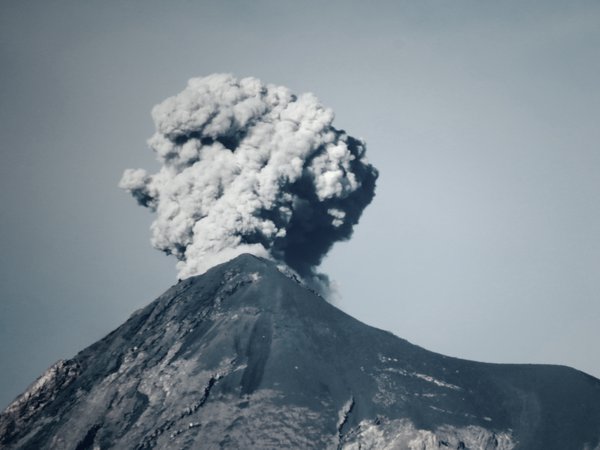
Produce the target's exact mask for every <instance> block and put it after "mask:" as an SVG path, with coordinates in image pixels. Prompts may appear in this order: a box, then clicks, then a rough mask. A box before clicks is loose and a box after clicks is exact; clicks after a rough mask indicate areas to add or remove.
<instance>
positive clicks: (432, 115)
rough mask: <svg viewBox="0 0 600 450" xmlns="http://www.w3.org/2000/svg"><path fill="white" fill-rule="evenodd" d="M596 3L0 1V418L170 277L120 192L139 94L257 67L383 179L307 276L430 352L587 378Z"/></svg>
mask: <svg viewBox="0 0 600 450" xmlns="http://www.w3.org/2000/svg"><path fill="white" fill-rule="evenodd" d="M599 25H600V4H599V3H598V2H593V1H589V2H583V1H569V2H551V1H544V2H541V1H540V2H533V1H529V2H527V1H526V2H523V1H514V2H475V1H453V2H449V1H418V2H417V1H414V2H398V1H390V2H375V3H369V4H367V2H349V1H343V2H342V1H339V2H336V1H330V2H288V1H279V0H273V1H255V2H241V1H240V2H233V1H215V2H200V1H196V2H191V1H172V2H159V1H154V2H153V1H144V2H142V1H128V2H111V1H104V2H99V1H97V2H75V1H43V2H42V1H37V2H31V1H19V2H16V1H4V2H2V4H1V6H0V55H1V58H2V69H1V70H0V133H1V134H0V136H1V138H2V150H1V162H0V205H1V214H0V255H1V258H0V265H1V267H0V269H1V270H0V287H1V288H2V289H1V291H0V292H2V298H1V299H0V369H1V370H0V407H3V406H5V405H6V404H8V402H9V401H10V400H12V398H14V396H16V395H17V394H18V393H19V392H21V391H22V390H23V389H24V388H25V387H26V386H27V385H28V384H29V383H30V382H31V381H33V380H34V379H35V378H36V377H37V376H38V375H39V374H41V372H42V371H43V370H45V368H46V367H48V366H49V365H50V364H51V363H53V362H54V361H55V360H57V359H59V358H67V357H71V356H73V355H74V354H75V353H76V352H77V351H78V350H80V349H82V348H83V347H85V346H87V345H89V344H91V343H92V342H94V341H95V340H97V339H99V338H101V337H102V336H104V335H105V334H106V333H107V332H109V331H110V330H111V329H113V328H115V327H116V326H118V325H119V324H120V323H122V322H123V321H124V320H125V319H126V318H127V317H128V315H129V314H130V313H131V312H132V311H133V310H135V309H137V308H139V307H141V306H143V305H144V304H146V303H148V302H149V301H151V300H153V299H154V298H155V297H156V296H157V295H159V294H160V293H162V291H164V290H165V289H166V288H167V287H169V286H170V285H171V284H172V283H173V282H174V281H175V268H174V265H175V261H174V260H173V259H171V258H168V257H166V256H163V255H161V254H160V253H159V252H157V251H156V250H153V249H152V248H151V247H150V244H149V236H150V234H149V231H148V227H149V225H150V223H151V220H152V216H151V215H150V214H149V213H148V212H147V211H145V210H144V209H143V208H140V207H138V206H136V205H135V203H134V201H133V200H132V199H131V198H130V197H129V196H128V195H127V194H126V193H125V192H122V191H120V190H119V189H118V188H117V183H118V181H119V179H120V177H121V174H122V171H123V170H124V169H125V168H128V167H145V168H147V169H149V170H151V171H154V170H155V169H156V168H157V167H158V166H157V164H156V163H155V162H154V159H153V155H152V153H151V152H150V151H149V150H148V149H147V147H146V144H145V141H146V139H147V138H148V137H150V135H151V134H152V132H153V124H152V121H151V119H150V109H151V107H152V106H153V105H154V104H156V103H158V102H160V101H161V100H163V99H164V98H166V97H167V96H170V95H173V94H175V93H177V92H179V91H181V90H182V89H183V88H184V87H185V83H186V81H187V79H188V78H190V77H193V76H200V75H207V74H210V73H213V72H231V73H234V74H235V75H236V76H240V77H242V76H249V75H251V76H256V77H258V78H260V79H262V80H263V81H265V82H270V83H276V84H282V85H285V86H288V87H290V88H292V89H293V90H294V91H296V92H298V93H301V92H304V91H312V92H314V93H315V94H317V96H318V97H319V98H320V99H321V101H322V102H323V103H324V104H325V105H327V106H330V107H332V108H333V109H334V110H335V111H336V117H337V118H336V121H335V126H336V127H338V128H345V129H347V130H348V131H349V132H350V133H351V134H352V135H354V136H360V137H363V138H364V139H366V141H367V143H368V154H369V159H370V160H371V161H372V162H373V163H374V164H375V165H376V166H377V167H378V168H379V169H380V172H381V176H380V179H379V183H378V189H377V195H376V198H375V200H374V201H373V203H372V204H371V205H370V206H369V207H368V208H367V209H366V211H365V214H364V215H363V218H362V221H361V223H360V224H359V225H358V226H357V228H356V233H355V236H354V238H353V239H352V240H350V241H349V242H348V243H343V244H337V246H336V247H335V248H334V250H333V251H332V253H331V254H330V257H329V258H328V259H327V260H326V261H325V263H324V264H323V266H322V268H323V270H324V271H325V272H327V273H328V274H329V275H330V276H332V277H333V278H334V279H335V280H336V281H337V282H338V284H339V290H340V292H341V300H340V301H339V305H338V306H339V307H341V308H342V309H343V310H345V311H346V312H348V313H350V314H352V315H354V316H355V317H357V318H358V319H360V320H362V321H364V322H366V323H368V324H371V325H374V326H377V327H380V328H384V329H387V330H390V331H392V332H394V333H395V334H397V335H398V336H401V337H403V338H406V339H408V340H410V341H412V342H413V343H416V344H418V345H421V346H423V347H426V348H428V349H430V350H434V351H438V352H440V353H444V354H448V355H451V356H459V357H462V358H468V359H475V360H482V361H491V362H531V363H557V364H567V365H571V366H573V367H575V368H578V369H581V370H584V371H586V372H588V373H590V374H592V375H595V376H597V377H600V352H599V351H598V342H599V340H600V327H599V326H598V324H599V323H600V302H599V301H598V293H599V292H600V276H599V275H600V239H599V238H598V233H599V230H600V203H599V202H598V199H599V198H600V177H599V176H598V171H599V169H600V151H599V150H600V149H599V148H598V142H599V138H600V127H599V126H598V118H599V117H600V89H599V87H600V86H599V84H600V81H599V80H600V54H599V53H600V26H599Z"/></svg>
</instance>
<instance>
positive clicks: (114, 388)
mask: <svg viewBox="0 0 600 450" xmlns="http://www.w3.org/2000/svg"><path fill="white" fill-rule="evenodd" d="M0 447H2V448H8V449H17V448H18V449H21V448H23V449H75V450H84V449H107V448H117V449H149V448H164V449H172V448H173V449H191V448H261V449H268V448H338V449H339V448H349V449H365V448H397V449H434V448H435V449H439V448H454V449H513V448H514V449H527V450H530V449H533V450H535V449H540V450H541V449H544V450H552V449H561V450H564V449H578V450H579V449H581V450H583V449H589V450H591V449H595V448H600V381H599V380H597V379H595V378H593V377H590V376H588V375H586V374H584V373H582V372H578V371H576V370H573V369H570V368H567V367H560V366H542V365H499V364H483V363H476V362H469V361H464V360H460V359H455V358H449V357H446V356H442V355H439V354H435V353H432V352H429V351H427V350H424V349H422V348H420V347H417V346H415V345H412V344H410V343H409V342H407V341H405V340H403V339H400V338H398V337H396V336H394V335H392V334H390V333H388V332H385V331H381V330H378V329H375V328H372V327H369V326H367V325H364V324H362V323H360V322H359V321H357V320H355V319H353V318H352V317H350V316H348V315H346V314H344V313H343V312H341V311H339V310H338V309H336V308H335V307H334V306H332V305H331V304H329V303H327V302H326V301H324V300H323V299H322V298H320V297H319V296H318V295H316V294H315V293H313V292H311V291H310V290H308V289H306V288H305V287H303V286H302V285H301V284H300V283H298V282H296V281H295V280H293V279H292V278H290V277H288V276H286V275H284V274H282V273H281V272H280V271H279V270H278V269H277V267H276V266H275V265H274V264H273V263H272V262H269V261H266V260H263V259H260V258H256V257H254V256H250V255H242V256H240V257H238V258H236V259H234V260H232V261H230V262H228V263H225V264H222V265H220V266H217V267H215V268H213V269H211V270H210V271H209V272H207V273H206V274H204V275H201V276H198V277H193V278H189V279H187V280H185V281H182V282H180V283H178V284H177V285H175V286H173V287H172V288H171V289H169V290H168V291H167V292H166V293H165V294H163V295H162V296H161V297H159V298H158V299H157V300H156V301H154V302H153V303H151V304H150V305H148V306H147V307H145V308H143V309H142V310H140V311H137V312H136V313H134V314H133V315H132V317H131V318H130V319H129V320H128V321H127V322H126V323H125V324H123V325H122V326H121V327H119V328H118V329H116V330H115V331H113V332H112V333H110V334H109V335H108V336H106V337H105V338H104V339H102V340H101V341H99V342H97V343H95V344H93V345H92V346H90V347H88V348H87V349H85V350H83V351H82V352H80V353H79V354H78V355H77V356H75V357H74V358H73V359H71V360H68V361H61V362H59V363H57V364H56V365H54V366H53V367H51V368H50V369H49V370H48V371H47V372H46V373H45V374H44V375H43V376H42V377H41V378H40V379H39V380H38V381H37V382H36V383H34V384H33V385H32V386H31V387H30V388H29V389H28V391H26V392H25V393H24V394H22V395H21V396H20V397H19V398H17V400H15V402H13V404H11V405H10V406H9V407H8V408H7V409H6V410H5V411H4V412H3V413H2V415H0Z"/></svg>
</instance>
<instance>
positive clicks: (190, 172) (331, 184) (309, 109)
mask: <svg viewBox="0 0 600 450" xmlns="http://www.w3.org/2000/svg"><path fill="white" fill-rule="evenodd" d="M152 117H153V119H154V122H155V125H156V133H155V134H154V135H153V136H152V137H151V138H150V140H149V141H148V143H149V146H150V147H151V148H152V150H154V152H155V153H156V155H157V158H158V160H159V162H160V163H161V164H162V166H161V168H160V170H159V171H158V172H157V173H155V174H149V173H147V172H146V171H145V170H143V169H128V170H126V171H125V173H124V174H123V177H122V179H121V182H120V184H119V186H120V187H122V188H123V189H126V190H127V191H129V192H130V193H131V194H132V195H133V197H134V198H135V199H136V200H137V202H138V203H139V204H140V205H142V206H145V207H147V208H149V209H151V210H152V211H154V212H156V220H155V221H154V222H153V223H152V226H151V232H152V237H151V243H152V245H153V246H154V247H155V248H157V249H158V250H161V251H163V252H165V253H167V254H171V255H174V256H175V257H176V258H177V259H178V260H179V262H178V263H177V269H178V271H179V277H180V278H186V277H189V276H192V275H197V274H200V273H203V272H205V271H206V270H207V269H208V268H210V267H212V266H214V265H215V264H218V263H221V262H225V261H227V260H229V259H231V258H233V257H235V256H237V255H239V254H241V253H246V252H248V253H253V254H256V255H259V256H266V257H270V258H272V259H274V260H277V261H280V262H282V263H284V264H286V265H287V266H288V267H290V268H291V269H293V270H294V271H295V272H297V273H298V274H299V275H300V276H302V277H303V278H305V279H309V280H310V279H312V280H315V279H321V280H325V281H326V278H324V277H323V276H322V275H321V274H318V272H317V271H316V267H317V266H318V265H319V264H320V262H321V260H322V259H323V257H324V256H325V255H326V254H327V252H328V251H329V249H330V248H331V247H332V245H333V244H334V243H335V242H337V241H340V240H345V239H348V238H349V237H350V236H351V234H352V231H353V227H354V225H356V223H358V220H359V218H360V216H361V214H362V211H363V209H364V208H365V207H366V206H367V205H368V204H369V203H370V202H371V200H372V198H373V196H374V192H375V181H376V179H377V175H378V174H377V170H376V169H375V168H374V167H373V166H372V165H370V164H369V162H368V161H367V159H366V157H365V151H366V147H365V143H364V141H362V140H360V139H357V138H354V137H352V136H349V135H348V134H347V133H346V132H345V131H343V130H339V129H336V128H334V127H333V126H332V122H333V118H334V114H333V111H332V110H331V109H328V108H325V107H324V106H323V105H321V104H320V103H319V101H318V99H317V98H316V97H315V96H314V95H312V94H302V95H300V96H296V95H294V94H292V93H291V92H290V90H289V89H287V88H285V87H282V86H275V85H265V84H263V83H261V81H260V80H258V79H256V78H243V79H239V80H238V79H236V78H234V77H233V76H232V75H227V74H215V75H210V76H207V77H204V78H193V79H191V80H189V82H188V85H187V87H186V88H185V89H184V90H183V91H182V92H181V93H179V94H178V95H176V96H174V97H170V98H168V99H166V100H165V101H163V102H162V103H160V104H159V105H157V106H155V107H154V108H153V110H152Z"/></svg>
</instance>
